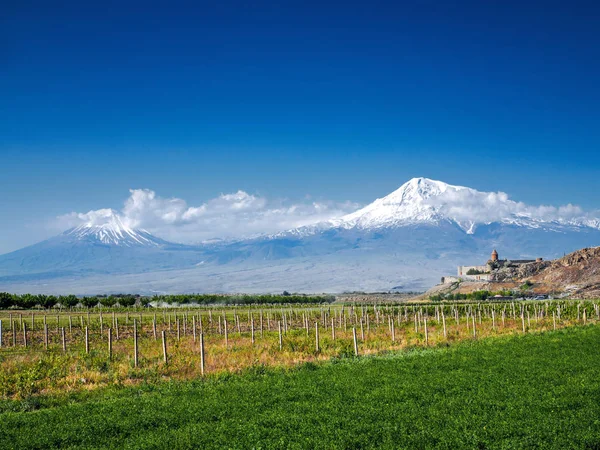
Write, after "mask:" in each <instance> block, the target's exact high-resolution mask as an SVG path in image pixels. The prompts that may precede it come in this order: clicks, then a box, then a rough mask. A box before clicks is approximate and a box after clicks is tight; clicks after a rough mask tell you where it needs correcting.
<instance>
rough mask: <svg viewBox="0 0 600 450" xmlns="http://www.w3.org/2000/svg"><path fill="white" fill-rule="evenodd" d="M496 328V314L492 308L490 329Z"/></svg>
mask: <svg viewBox="0 0 600 450" xmlns="http://www.w3.org/2000/svg"><path fill="white" fill-rule="evenodd" d="M495 329H496V314H494V310H493V309H492V330H495Z"/></svg>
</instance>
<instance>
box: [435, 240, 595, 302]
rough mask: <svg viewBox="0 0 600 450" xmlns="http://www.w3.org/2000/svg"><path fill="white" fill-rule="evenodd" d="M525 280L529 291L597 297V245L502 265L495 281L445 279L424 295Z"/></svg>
mask: <svg viewBox="0 0 600 450" xmlns="http://www.w3.org/2000/svg"><path fill="white" fill-rule="evenodd" d="M525 283H527V284H528V285H530V288H529V289H528V291H529V293H530V294H531V295H537V294H553V295H557V296H561V297H563V296H565V297H566V296H568V297H575V298H598V297H600V247H593V248H584V249H581V250H577V251H575V252H573V253H570V254H568V255H566V256H564V257H562V258H559V259H555V260H553V261H541V262H532V263H529V264H521V265H518V266H516V267H504V268H502V269H499V270H498V271H497V272H495V273H494V281H485V282H483V281H482V282H468V281H465V282H461V283H448V284H440V285H437V286H434V287H433V288H431V289H430V290H429V291H427V292H426V293H425V294H424V295H423V297H429V296H430V295H434V294H445V293H461V294H466V293H470V292H474V291H477V290H489V291H500V290H506V289H508V290H515V289H517V290H519V289H521V288H522V287H523V285H524V284H525Z"/></svg>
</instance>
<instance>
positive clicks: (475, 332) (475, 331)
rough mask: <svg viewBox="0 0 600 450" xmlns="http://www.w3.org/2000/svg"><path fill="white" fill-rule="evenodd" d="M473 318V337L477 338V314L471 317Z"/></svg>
mask: <svg viewBox="0 0 600 450" xmlns="http://www.w3.org/2000/svg"><path fill="white" fill-rule="evenodd" d="M471 317H472V318H473V337H474V338H477V330H476V329H475V314H473V315H472V316H471Z"/></svg>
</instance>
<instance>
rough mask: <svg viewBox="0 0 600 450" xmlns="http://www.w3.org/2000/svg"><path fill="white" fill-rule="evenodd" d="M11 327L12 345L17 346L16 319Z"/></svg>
mask: <svg viewBox="0 0 600 450" xmlns="http://www.w3.org/2000/svg"><path fill="white" fill-rule="evenodd" d="M10 328H11V331H12V346H13V347H16V346H17V327H16V324H15V321H14V320H13V321H12V323H11V327H10Z"/></svg>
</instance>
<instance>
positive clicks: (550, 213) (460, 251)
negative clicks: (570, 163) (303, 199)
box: [0, 178, 600, 294]
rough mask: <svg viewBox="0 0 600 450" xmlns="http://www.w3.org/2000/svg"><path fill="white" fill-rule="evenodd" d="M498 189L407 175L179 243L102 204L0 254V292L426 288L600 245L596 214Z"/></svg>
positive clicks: (324, 290) (330, 290)
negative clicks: (313, 213)
mask: <svg viewBox="0 0 600 450" xmlns="http://www.w3.org/2000/svg"><path fill="white" fill-rule="evenodd" d="M573 211H575V212H576V213H577V212H578V211H577V209H576V208H575V207H571V206H569V207H568V211H567V212H568V214H567V213H565V211H564V210H563V209H560V208H551V207H538V208H535V207H529V206H527V205H524V204H522V203H519V202H515V201H512V200H509V199H508V197H507V196H506V195H505V194H501V193H486V192H479V191H477V190H474V189H470V188H467V187H462V186H452V185H449V184H446V183H443V182H441V181H435V180H430V179H427V178H414V179H412V180H409V181H408V182H406V183H404V184H403V185H402V186H401V187H400V188H399V189H397V190H396V191H394V192H392V193H391V194H389V195H387V196H385V197H382V198H380V199H377V200H375V201H374V202H373V203H371V204H369V205H367V206H365V207H363V208H361V209H359V210H358V211H356V212H354V213H352V214H348V215H346V216H343V217H340V218H339V219H336V220H331V221H328V222H321V223H317V224H314V225H310V226H305V227H301V228H297V229H293V230H288V231H286V232H282V233H278V234H275V235H268V236H259V237H254V238H252V239H241V240H236V241H218V240H216V241H214V242H211V243H205V244H202V245H196V246H189V245H180V244H173V243H170V242H167V241H164V240H162V239H160V238H158V237H156V236H153V235H152V234H150V233H148V232H147V231H144V230H140V229H136V228H134V227H130V226H129V224H128V221H127V220H126V219H124V218H123V217H121V216H120V215H119V214H118V213H116V212H115V211H112V210H101V211H100V212H98V211H96V214H94V219H93V220H90V221H89V222H88V223H85V224H83V225H80V226H78V227H76V228H73V229H71V230H68V231H66V232H65V233H63V234H61V235H59V236H56V237H54V238H51V239H49V240H46V241H43V242H40V243H39V244H35V245H33V246H30V247H26V248H24V249H21V250H18V251H16V252H13V253H9V254H6V255H2V256H0V291H2V290H12V291H18V292H25V291H36V292H59V293H64V292H73V293H81V294H92V293H101V292H142V293H152V292H189V291H194V292H276V291H282V290H288V291H290V290H293V291H304V292H340V291H348V290H366V291H369V290H370V291H373V290H389V289H392V288H396V289H412V290H417V289H426V288H428V287H430V286H431V285H433V284H436V283H437V282H438V281H439V279H440V277H441V276H444V275H448V274H453V273H455V271H456V266H457V265H466V264H477V263H483V262H485V261H486V260H487V259H488V258H489V253H490V252H491V249H493V248H496V249H498V251H499V252H500V253H501V257H508V258H512V259H525V258H534V257H544V258H554V257H557V256H561V255H562V254H563V253H568V252H571V251H573V250H576V249H579V248H583V247H592V246H597V245H599V244H600V220H598V219H597V218H594V217H587V216H585V215H584V214H583V213H582V214H581V217H577V214H574V213H573Z"/></svg>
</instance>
